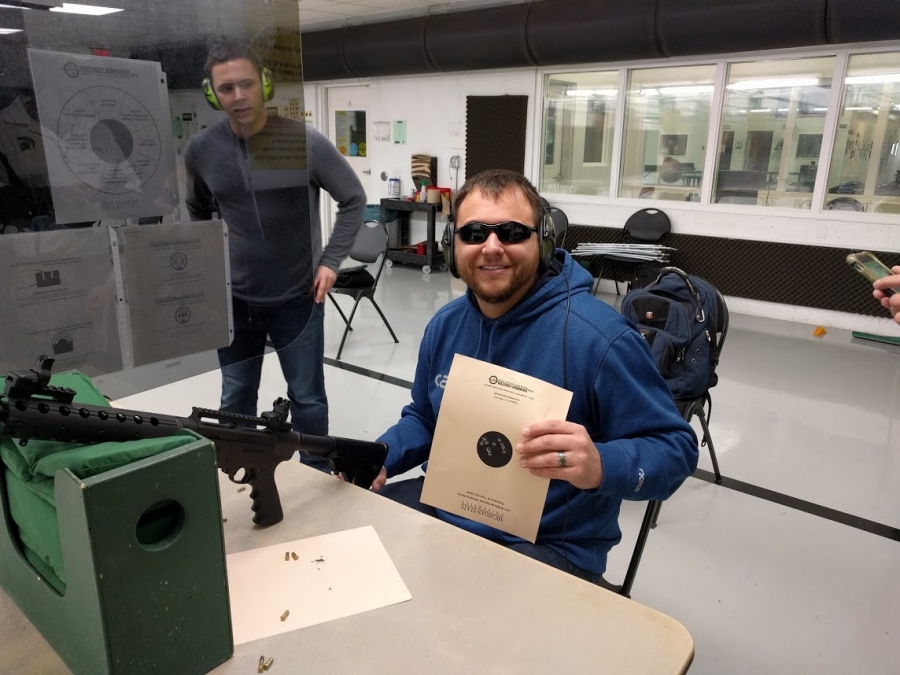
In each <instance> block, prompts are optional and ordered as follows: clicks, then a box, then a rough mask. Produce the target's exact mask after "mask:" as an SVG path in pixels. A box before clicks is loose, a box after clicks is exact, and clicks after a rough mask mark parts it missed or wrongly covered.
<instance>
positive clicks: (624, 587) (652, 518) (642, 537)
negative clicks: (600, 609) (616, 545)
mask: <svg viewBox="0 0 900 675" xmlns="http://www.w3.org/2000/svg"><path fill="white" fill-rule="evenodd" d="M660 506H662V502H660V501H655V500H652V501H649V502H647V510H646V511H644V519H643V520H642V521H641V529H640V531H639V532H638V537H637V541H636V542H634V551H633V552H632V554H631V561H630V562H629V563H628V570H627V571H626V572H625V580H624V581H623V582H622V583H621V584H610V583H609V582H607V587H608V588H609V589H610V590H611V591H613V592H614V593H618V594H619V595H624V596H625V597H626V598H630V597H631V587H632V586H633V585H634V578H635V577H636V576H637V570H638V565H640V564H641V556H643V555H644V546H645V545H646V544H647V537H648V536H649V534H650V528H652V527H653V526H654V525H655V524H656V516H657V514H658V513H659V508H660Z"/></svg>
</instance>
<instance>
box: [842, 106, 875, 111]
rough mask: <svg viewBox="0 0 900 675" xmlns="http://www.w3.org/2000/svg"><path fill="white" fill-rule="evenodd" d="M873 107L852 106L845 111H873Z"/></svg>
mask: <svg viewBox="0 0 900 675" xmlns="http://www.w3.org/2000/svg"><path fill="white" fill-rule="evenodd" d="M871 109H872V106H870V105H860V106H850V107H849V108H844V110H871Z"/></svg>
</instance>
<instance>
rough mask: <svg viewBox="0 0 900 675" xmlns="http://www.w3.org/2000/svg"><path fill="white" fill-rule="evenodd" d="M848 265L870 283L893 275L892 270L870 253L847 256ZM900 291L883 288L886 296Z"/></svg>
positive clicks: (861, 252)
mask: <svg viewBox="0 0 900 675" xmlns="http://www.w3.org/2000/svg"><path fill="white" fill-rule="evenodd" d="M847 264H848V265H850V267H852V268H853V269H855V270H856V271H857V272H859V273H860V274H862V275H863V276H864V277H865V278H866V279H868V280H869V281H877V280H878V279H881V278H882V277H889V276H891V275H892V274H893V272H892V271H891V269H890V268H889V267H888V266H887V265H885V264H884V263H883V262H881V261H880V260H879V259H878V258H876V257H875V256H874V255H872V254H871V253H869V252H868V251H859V252H858V253H851V254H850V255H848V256H847ZM897 290H900V289H893V288H882V289H881V291H882V293H884V294H885V295H893V294H894V293H896V292H897Z"/></svg>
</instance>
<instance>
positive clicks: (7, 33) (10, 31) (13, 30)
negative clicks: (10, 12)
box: [0, 28, 22, 35]
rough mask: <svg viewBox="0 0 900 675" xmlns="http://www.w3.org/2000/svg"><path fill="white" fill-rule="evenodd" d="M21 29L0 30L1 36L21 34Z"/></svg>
mask: <svg viewBox="0 0 900 675" xmlns="http://www.w3.org/2000/svg"><path fill="white" fill-rule="evenodd" d="M21 32H22V29H21V28H0V35H10V34H12V33H21Z"/></svg>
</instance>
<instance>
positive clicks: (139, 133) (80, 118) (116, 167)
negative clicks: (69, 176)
mask: <svg viewBox="0 0 900 675" xmlns="http://www.w3.org/2000/svg"><path fill="white" fill-rule="evenodd" d="M57 135H58V137H59V147H60V151H61V152H62V157H63V161H64V162H65V163H66V166H67V167H69V170H70V171H71V172H72V173H73V174H75V176H76V177H77V178H78V180H80V181H81V182H82V183H84V184H85V185H87V186H89V187H91V188H93V189H95V190H97V191H98V192H105V193H107V194H114V195H120V194H126V193H128V192H134V191H135V190H139V189H140V188H142V187H143V186H144V184H146V183H147V182H148V181H149V180H150V179H151V178H152V177H153V174H154V173H155V172H156V168H157V167H158V166H159V162H160V158H161V156H162V147H161V146H162V143H161V141H160V137H159V129H157V127H156V122H155V120H154V119H153V115H151V114H150V112H149V111H148V110H147V108H145V107H144V105H143V104H142V103H141V102H140V101H138V100H137V99H136V98H135V97H134V96H132V95H131V94H129V93H127V92H125V91H122V90H121V89H117V88H115V87H88V88H86V89H82V90H81V91H79V92H78V93H76V94H75V95H73V96H72V97H71V98H70V99H69V100H68V101H66V104H65V105H64V106H63V108H62V110H61V111H60V113H59V125H58V127H57Z"/></svg>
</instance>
